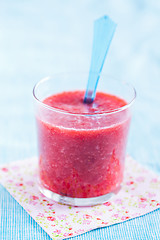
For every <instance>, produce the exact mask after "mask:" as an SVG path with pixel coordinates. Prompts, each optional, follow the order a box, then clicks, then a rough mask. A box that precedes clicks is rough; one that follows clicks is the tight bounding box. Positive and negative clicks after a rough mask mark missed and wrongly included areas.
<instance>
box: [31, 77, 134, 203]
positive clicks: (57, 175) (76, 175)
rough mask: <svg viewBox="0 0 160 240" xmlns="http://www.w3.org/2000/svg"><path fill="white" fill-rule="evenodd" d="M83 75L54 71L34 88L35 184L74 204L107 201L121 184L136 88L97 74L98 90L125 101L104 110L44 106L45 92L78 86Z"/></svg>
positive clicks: (51, 195)
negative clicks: (37, 158)
mask: <svg viewBox="0 0 160 240" xmlns="http://www.w3.org/2000/svg"><path fill="white" fill-rule="evenodd" d="M87 78H88V74H79V73H73V74H59V75H58V74H57V75H55V76H54V77H52V78H51V77H47V78H45V79H42V80H41V81H40V82H39V83H38V84H36V86H35V87H34V90H33V95H34V99H35V101H34V102H35V116H36V123H37V133H38V150H39V189H40V191H41V192H42V193H43V194H44V195H45V196H46V197H48V198H50V199H52V200H54V201H57V202H61V203H65V204H69V205H74V206H91V205H96V204H100V203H103V202H106V201H107V200H108V199H109V198H110V197H111V196H112V195H113V194H115V193H117V192H118V190H119V189H120V186H121V183H122V180H123V173H124V163H125V154H126V144H127V137H128V131H129V126H130V120H131V106H132V104H133V102H134V100H135V97H136V92H135V89H134V88H133V87H132V86H131V85H130V84H127V83H122V82H120V81H117V80H114V79H113V78H111V77H109V76H103V75H101V77H100V80H99V85H98V90H97V91H99V92H104V93H108V94H112V95H115V96H118V97H120V98H121V99H124V100H125V101H126V103H127V104H126V105H125V106H123V107H120V108H117V109H115V110H113V111H108V112H103V113H99V114H97V113H91V114H82V113H74V112H73V113H69V112H65V111H63V110H60V109H58V108H53V107H50V106H48V105H46V104H45V103H44V102H43V100H44V99H46V98H47V97H49V96H51V95H54V94H57V93H61V92H64V91H65V92H66V91H74V90H83V91H84V89H85V86H86V83H87Z"/></svg>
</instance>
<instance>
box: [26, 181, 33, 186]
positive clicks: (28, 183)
mask: <svg viewBox="0 0 160 240" xmlns="http://www.w3.org/2000/svg"><path fill="white" fill-rule="evenodd" d="M26 184H27V185H28V186H33V185H34V182H33V181H27V182H26Z"/></svg>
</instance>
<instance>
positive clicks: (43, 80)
mask: <svg viewBox="0 0 160 240" xmlns="http://www.w3.org/2000/svg"><path fill="white" fill-rule="evenodd" d="M75 73H76V72H75ZM61 74H68V73H61ZM61 74H55V75H54V76H56V75H57V76H59V75H61ZM70 74H71V73H70ZM72 74H73V73H72ZM54 76H48V77H44V78H42V79H41V80H40V81H38V82H37V83H36V84H35V85H34V87H33V91H32V94H33V97H34V100H36V102H37V103H39V104H40V105H41V106H42V107H44V108H46V109H48V110H50V111H54V112H57V113H62V114H67V115H73V116H83V117H91V116H102V115H105V116H106V115H111V114H114V113H118V112H121V111H124V110H126V109H128V108H129V107H131V106H132V105H133V103H134V101H135V99H136V96H137V93H136V90H135V88H134V87H133V85H132V84H131V83H129V82H121V81H120V83H121V84H122V85H125V86H129V87H130V88H131V89H132V90H133V97H132V99H131V101H129V102H128V103H127V104H126V105H124V106H123V107H119V108H116V109H113V110H109V111H104V112H102V113H90V114H88V113H77V112H76V113H70V112H67V111H65V110H62V109H58V108H55V107H51V106H49V105H47V104H45V103H44V102H43V101H41V100H40V99H39V98H38V97H37V96H36V89H37V88H38V87H39V86H40V85H41V84H42V83H44V82H46V81H48V80H53V78H54ZM101 76H103V77H110V78H112V79H114V80H115V81H116V82H118V81H117V79H115V78H113V77H112V76H109V75H104V74H102V75H101Z"/></svg>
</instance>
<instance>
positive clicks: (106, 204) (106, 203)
mask: <svg viewBox="0 0 160 240" xmlns="http://www.w3.org/2000/svg"><path fill="white" fill-rule="evenodd" d="M103 205H105V206H107V207H108V206H110V205H111V203H110V202H105V203H103Z"/></svg>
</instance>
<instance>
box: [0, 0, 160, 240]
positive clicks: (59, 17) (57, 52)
mask: <svg viewBox="0 0 160 240" xmlns="http://www.w3.org/2000/svg"><path fill="white" fill-rule="evenodd" d="M104 14H108V15H110V17H111V18H113V19H114V20H115V22H117V23H118V26H117V30H116V34H115V36H114V39H113V42H112V44H111V47H110V50H109V52H108V56H107V59H106V63H105V65H104V70H103V73H107V74H110V75H112V76H114V77H116V78H119V79H125V80H127V81H129V82H131V83H132V84H133V85H134V86H135V87H136V90H137V94H138V95H137V101H136V104H135V108H134V117H133V121H132V127H131V131H130V138H129V144H128V152H129V153H130V154H131V155H132V156H133V157H134V158H135V159H136V160H137V161H139V162H141V163H143V164H145V165H148V166H149V167H150V168H152V169H154V170H155V171H157V172H158V174H160V150H159V149H160V67H159V66H160V44H159V42H160V30H159V29H160V28H159V26H160V2H159V1H149V0H146V1H144V0H135V1H127V0H119V1H117V0H112V1H111V0H109V1H105V0H102V1H91V0H86V1H85V0H82V1H73V0H70V1H55V0H50V1H49V0H47V1H37V0H32V1H31V0H28V1H20V0H15V1H10V0H1V1H0V163H7V162H11V161H15V160H19V159H22V160H23V159H24V158H27V157H31V156H33V155H36V132H35V125H34V116H33V106H32V87H33V85H34V84H35V83H36V82H37V81H39V80H40V79H41V78H43V77H44V76H47V75H53V74H55V73H58V72H65V71H72V70H74V71H76V70H79V71H81V70H88V69H89V66H90V58H91V50H92V30H93V21H94V20H95V19H96V18H99V17H101V16H103V15H104ZM0 209H1V225H0V239H2V240H11V239H13V240H17V239H20V240H21V239H22V240H23V239H24V240H30V239H33V240H34V239H40V240H41V239H47V240H48V239H50V238H49V237H48V235H47V234H46V233H45V232H44V231H43V230H42V229H41V228H40V227H39V226H38V225H37V224H36V223H35V222H34V220H33V219H32V218H31V217H30V216H29V215H28V214H27V213H26V212H25V211H24V210H23V208H22V207H21V206H19V204H18V203H17V202H16V201H15V200H14V199H13V198H12V197H11V196H10V195H9V194H8V192H7V191H6V190H5V189H4V188H3V187H1V186H0ZM73 239H160V211H159V210H157V211H155V212H153V213H150V214H147V215H146V216H143V217H140V218H137V219H134V220H131V221H128V222H124V223H122V224H118V225H114V226H111V227H106V228H103V229H98V230H94V231H91V232H89V233H86V234H83V235H81V236H78V237H75V238H73Z"/></svg>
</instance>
